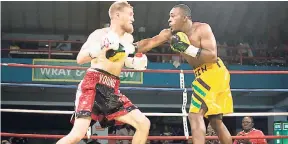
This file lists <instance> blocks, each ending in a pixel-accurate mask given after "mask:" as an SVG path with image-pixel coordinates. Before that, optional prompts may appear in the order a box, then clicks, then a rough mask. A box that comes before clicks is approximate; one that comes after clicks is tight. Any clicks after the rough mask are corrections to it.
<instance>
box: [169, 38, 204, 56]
mask: <svg viewBox="0 0 288 144" xmlns="http://www.w3.org/2000/svg"><path fill="white" fill-rule="evenodd" d="M170 46H171V49H172V50H173V51H176V52H180V53H181V52H183V53H185V54H187V55H190V56H192V57H198V56H199V55H200V52H201V49H200V48H197V47H194V46H193V45H191V43H190V40H189V38H188V36H187V35H186V34H185V33H183V32H177V33H176V34H174V35H173V36H172V39H171V42H170Z"/></svg>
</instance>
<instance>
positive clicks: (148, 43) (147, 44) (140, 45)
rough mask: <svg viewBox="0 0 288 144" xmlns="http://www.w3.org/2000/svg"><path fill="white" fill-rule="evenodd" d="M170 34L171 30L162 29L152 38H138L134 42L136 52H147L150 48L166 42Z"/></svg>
mask: <svg viewBox="0 0 288 144" xmlns="http://www.w3.org/2000/svg"><path fill="white" fill-rule="evenodd" d="M171 36H172V34H171V31H170V30H169V29H164V30H162V31H161V32H160V33H159V34H158V35H156V36H154V37H152V38H147V39H143V40H140V41H138V42H136V43H135V44H136V47H137V52H139V53H145V52H148V51H150V50H151V49H153V48H155V47H157V46H159V45H161V44H164V43H165V42H167V41H168V40H169V39H170V37H171Z"/></svg>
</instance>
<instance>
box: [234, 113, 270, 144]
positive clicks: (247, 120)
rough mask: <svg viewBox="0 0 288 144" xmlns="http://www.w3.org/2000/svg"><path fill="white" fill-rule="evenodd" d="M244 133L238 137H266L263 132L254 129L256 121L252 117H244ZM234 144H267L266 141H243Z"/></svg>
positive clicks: (241, 132) (236, 141) (240, 133)
mask: <svg viewBox="0 0 288 144" xmlns="http://www.w3.org/2000/svg"><path fill="white" fill-rule="evenodd" d="M242 129H243V130H242V131H240V132H239V133H238V134H237V136H264V134H263V132H262V131H261V130H257V129H255V128H254V121H253V118H252V117H248V116H246V117H244V118H243V119H242ZM233 144H267V141H266V139H250V140H249V139H243V140H235V141H234V143H233Z"/></svg>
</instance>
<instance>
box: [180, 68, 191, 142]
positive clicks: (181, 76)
mask: <svg viewBox="0 0 288 144" xmlns="http://www.w3.org/2000/svg"><path fill="white" fill-rule="evenodd" d="M179 76H180V88H181V89H184V91H183V94H182V96H183V97H182V98H183V104H182V114H183V115H187V112H186V105H187V89H186V88H185V77H184V73H183V70H181V73H180V74H179ZM182 119H183V129H184V135H185V137H186V139H188V138H189V131H188V124H187V117H186V116H183V117H182Z"/></svg>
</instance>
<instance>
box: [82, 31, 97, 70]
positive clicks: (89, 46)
mask: <svg viewBox="0 0 288 144" xmlns="http://www.w3.org/2000/svg"><path fill="white" fill-rule="evenodd" d="M101 34H102V31H101V30H96V31H94V32H93V33H91V34H90V35H89V37H88V39H87V41H86V42H85V43H84V44H83V45H82V47H81V50H80V52H79V53H78V55H77V63H78V64H80V65H81V64H84V63H88V62H91V60H92V59H94V58H96V57H97V56H98V55H99V54H100V51H101Z"/></svg>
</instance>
